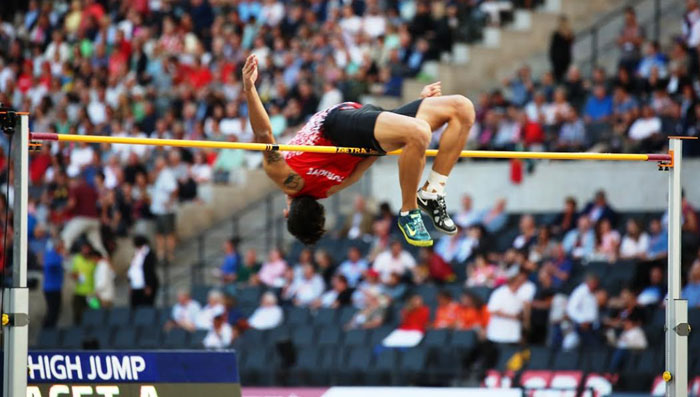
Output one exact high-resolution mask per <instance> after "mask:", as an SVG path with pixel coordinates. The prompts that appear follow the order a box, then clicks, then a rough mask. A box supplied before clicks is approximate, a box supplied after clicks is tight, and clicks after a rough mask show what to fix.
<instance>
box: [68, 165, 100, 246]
mask: <svg viewBox="0 0 700 397" xmlns="http://www.w3.org/2000/svg"><path fill="white" fill-rule="evenodd" d="M98 199H99V197H98V194H97V190H95V188H94V187H92V186H91V185H90V184H89V183H88V182H87V181H86V180H85V178H84V177H80V178H77V179H75V180H73V181H72V183H71V187H70V190H69V193H68V205H67V206H66V210H67V212H68V214H69V215H70V216H71V219H70V220H69V221H68V222H67V223H66V226H65V227H64V229H63V233H62V234H61V238H62V239H63V244H64V246H65V247H66V248H67V249H70V247H71V245H72V244H73V242H75V240H76V239H78V237H80V235H82V234H85V235H86V237H87V239H88V241H89V242H90V244H91V245H92V246H93V247H94V248H95V249H96V250H97V251H99V252H100V253H101V254H102V255H105V256H106V255H107V252H106V251H105V248H104V245H103V244H102V237H101V235H100V219H99V213H98V211H97V201H98Z"/></svg>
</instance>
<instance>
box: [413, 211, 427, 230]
mask: <svg viewBox="0 0 700 397" xmlns="http://www.w3.org/2000/svg"><path fill="white" fill-rule="evenodd" d="M411 220H412V221H413V222H412V223H413V225H414V227H415V230H416V233H428V229H426V228H425V224H424V223H423V218H422V217H421V216H420V214H418V216H415V217H414V216H412V217H411Z"/></svg>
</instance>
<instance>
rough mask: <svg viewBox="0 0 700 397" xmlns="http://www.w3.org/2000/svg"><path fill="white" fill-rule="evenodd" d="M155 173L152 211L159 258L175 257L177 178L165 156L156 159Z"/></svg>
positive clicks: (152, 190)
mask: <svg viewBox="0 0 700 397" xmlns="http://www.w3.org/2000/svg"><path fill="white" fill-rule="evenodd" d="M155 175H156V180H155V182H154V183H153V186H152V187H151V213H153V215H155V217H156V253H157V255H158V258H159V259H162V258H164V257H165V256H166V255H167V256H168V259H173V252H174V251H175V205H176V203H177V190H178V184H177V179H175V173H174V172H173V171H172V170H171V169H170V168H169V167H168V165H167V162H166V161H165V158H163V157H158V158H157V159H156V162H155Z"/></svg>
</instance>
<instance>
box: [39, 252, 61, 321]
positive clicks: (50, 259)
mask: <svg viewBox="0 0 700 397" xmlns="http://www.w3.org/2000/svg"><path fill="white" fill-rule="evenodd" d="M63 254H64V249H63V241H62V240H60V239H54V241H53V244H51V245H49V246H48V247H47V248H46V251H44V257H43V259H44V282H43V289H44V300H45V301H46V315H45V316H44V323H43V326H44V327H45V328H53V327H55V326H56V324H57V323H58V317H59V316H60V314H61V301H62V300H63V298H62V295H61V290H62V288H63Z"/></svg>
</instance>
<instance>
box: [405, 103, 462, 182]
mask: <svg viewBox="0 0 700 397" xmlns="http://www.w3.org/2000/svg"><path fill="white" fill-rule="evenodd" d="M416 118H417V119H420V120H425V121H426V122H427V123H428V124H429V125H430V129H431V130H432V131H435V130H436V129H438V128H440V127H441V126H442V125H444V124H445V123H447V128H446V129H445V131H444V132H443V133H442V137H440V146H439V150H438V154H437V157H435V162H434V163H433V171H435V172H437V173H438V174H441V175H449V174H450V171H452V168H453V167H454V165H455V163H456V162H457V159H459V154H460V152H461V151H462V149H463V148H464V144H465V143H466V141H467V136H468V135H469V130H470V129H471V127H472V125H473V124H474V119H475V113H474V105H473V104H472V103H471V101H470V100H469V99H467V98H465V97H463V96H462V95H448V96H440V97H431V98H425V99H424V100H423V102H422V103H421V105H420V108H418V113H417V114H416ZM424 188H425V186H424Z"/></svg>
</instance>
